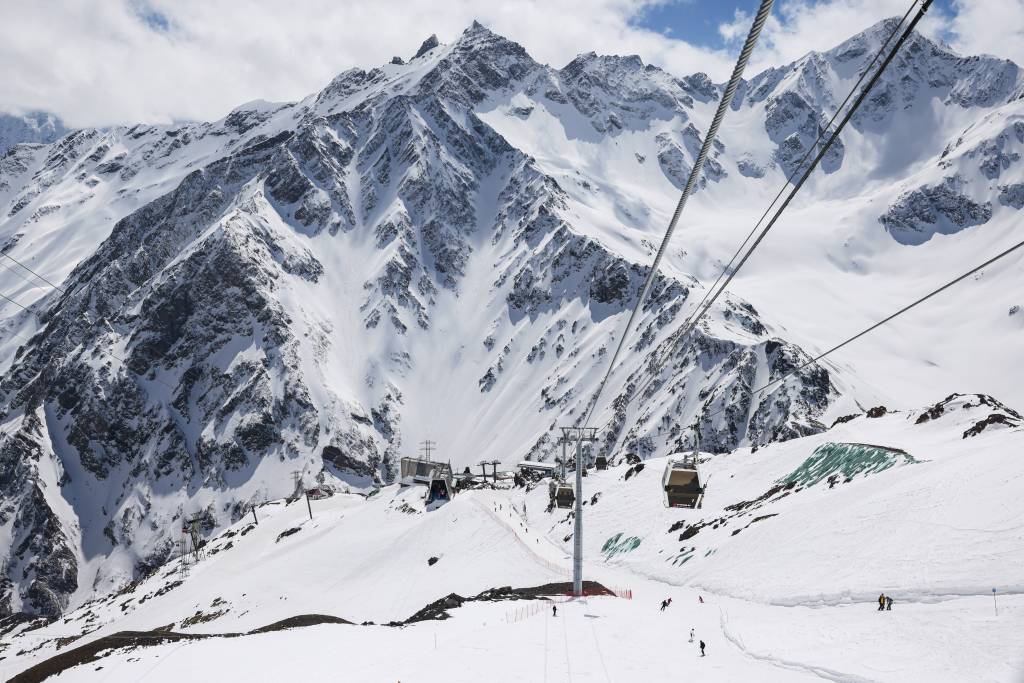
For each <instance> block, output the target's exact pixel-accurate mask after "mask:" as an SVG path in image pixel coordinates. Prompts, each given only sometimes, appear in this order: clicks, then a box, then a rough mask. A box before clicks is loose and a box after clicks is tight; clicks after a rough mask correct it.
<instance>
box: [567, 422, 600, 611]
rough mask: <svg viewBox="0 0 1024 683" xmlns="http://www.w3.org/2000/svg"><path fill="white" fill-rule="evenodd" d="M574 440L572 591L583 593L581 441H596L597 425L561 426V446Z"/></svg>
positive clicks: (576, 593) (575, 593) (574, 593)
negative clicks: (574, 489) (574, 518)
mask: <svg viewBox="0 0 1024 683" xmlns="http://www.w3.org/2000/svg"><path fill="white" fill-rule="evenodd" d="M570 438H573V439H574V440H575V441H576V520H575V525H574V526H573V534H572V592H573V595H575V596H576V597H582V595H583V442H584V441H597V427H562V439H563V448H564V443H565V442H568V441H569V439H570ZM562 466H563V467H564V466H565V465H564V459H563V465H562Z"/></svg>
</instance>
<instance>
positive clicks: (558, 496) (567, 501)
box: [554, 482, 576, 508]
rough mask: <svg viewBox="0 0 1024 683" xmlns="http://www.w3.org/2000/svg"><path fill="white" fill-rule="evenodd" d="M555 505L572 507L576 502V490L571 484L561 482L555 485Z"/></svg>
mask: <svg viewBox="0 0 1024 683" xmlns="http://www.w3.org/2000/svg"><path fill="white" fill-rule="evenodd" d="M554 500H555V507H559V508H571V507H572V506H573V505H574V504H575V503H576V492H575V491H573V488H572V485H571V484H566V483H564V482H563V483H561V484H558V485H557V486H555V492H554Z"/></svg>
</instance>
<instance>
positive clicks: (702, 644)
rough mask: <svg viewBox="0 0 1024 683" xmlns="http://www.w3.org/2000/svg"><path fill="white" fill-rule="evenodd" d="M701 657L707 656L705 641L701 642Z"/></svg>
mask: <svg viewBox="0 0 1024 683" xmlns="http://www.w3.org/2000/svg"><path fill="white" fill-rule="evenodd" d="M700 656H701V657H704V656H705V654H704V641H703V640H702V641H700Z"/></svg>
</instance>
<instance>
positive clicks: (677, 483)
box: [661, 453, 706, 508]
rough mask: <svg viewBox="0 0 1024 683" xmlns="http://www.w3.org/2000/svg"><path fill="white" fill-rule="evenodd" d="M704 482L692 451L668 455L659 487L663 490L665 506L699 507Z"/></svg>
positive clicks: (702, 495) (704, 485)
mask: <svg viewBox="0 0 1024 683" xmlns="http://www.w3.org/2000/svg"><path fill="white" fill-rule="evenodd" d="M705 487H706V482H705V480H704V478H703V477H701V473H700V468H699V467H698V464H697V455H696V454H694V453H687V454H682V453H680V454H678V455H677V457H671V456H670V457H669V461H668V464H667V465H666V466H665V474H664V476H662V478H661V488H662V490H663V491H664V492H665V506H666V507H670V508H699V507H700V506H701V503H703V501H704V489H705Z"/></svg>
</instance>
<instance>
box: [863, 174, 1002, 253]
mask: <svg viewBox="0 0 1024 683" xmlns="http://www.w3.org/2000/svg"><path fill="white" fill-rule="evenodd" d="M963 186H964V182H963V180H962V179H961V178H960V177H959V176H952V177H949V178H946V179H945V180H943V182H942V183H941V184H939V185H934V186H930V187H922V188H919V189H917V190H914V191H913V192H908V193H907V194H905V195H903V196H902V197H900V199H899V200H898V201H897V202H896V203H895V204H893V205H892V206H891V207H889V210H888V211H887V212H886V213H885V214H884V215H883V216H882V217H881V218H880V219H879V221H881V223H882V225H884V226H885V229H886V230H888V231H889V234H891V235H892V236H893V238H894V239H895V240H896V241H897V242H900V243H902V244H922V243H923V242H927V241H928V240H929V239H931V237H932V236H933V235H936V234H941V235H951V234H953V233H956V232H959V231H961V230H963V229H964V228H969V227H972V226H975V225H981V224H983V223H986V222H988V220H989V219H990V218H992V205H991V204H990V203H989V202H985V203H981V204H979V203H978V202H975V201H973V200H972V199H971V198H970V197H968V196H967V195H965V194H964V193H963V191H962V190H963Z"/></svg>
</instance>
